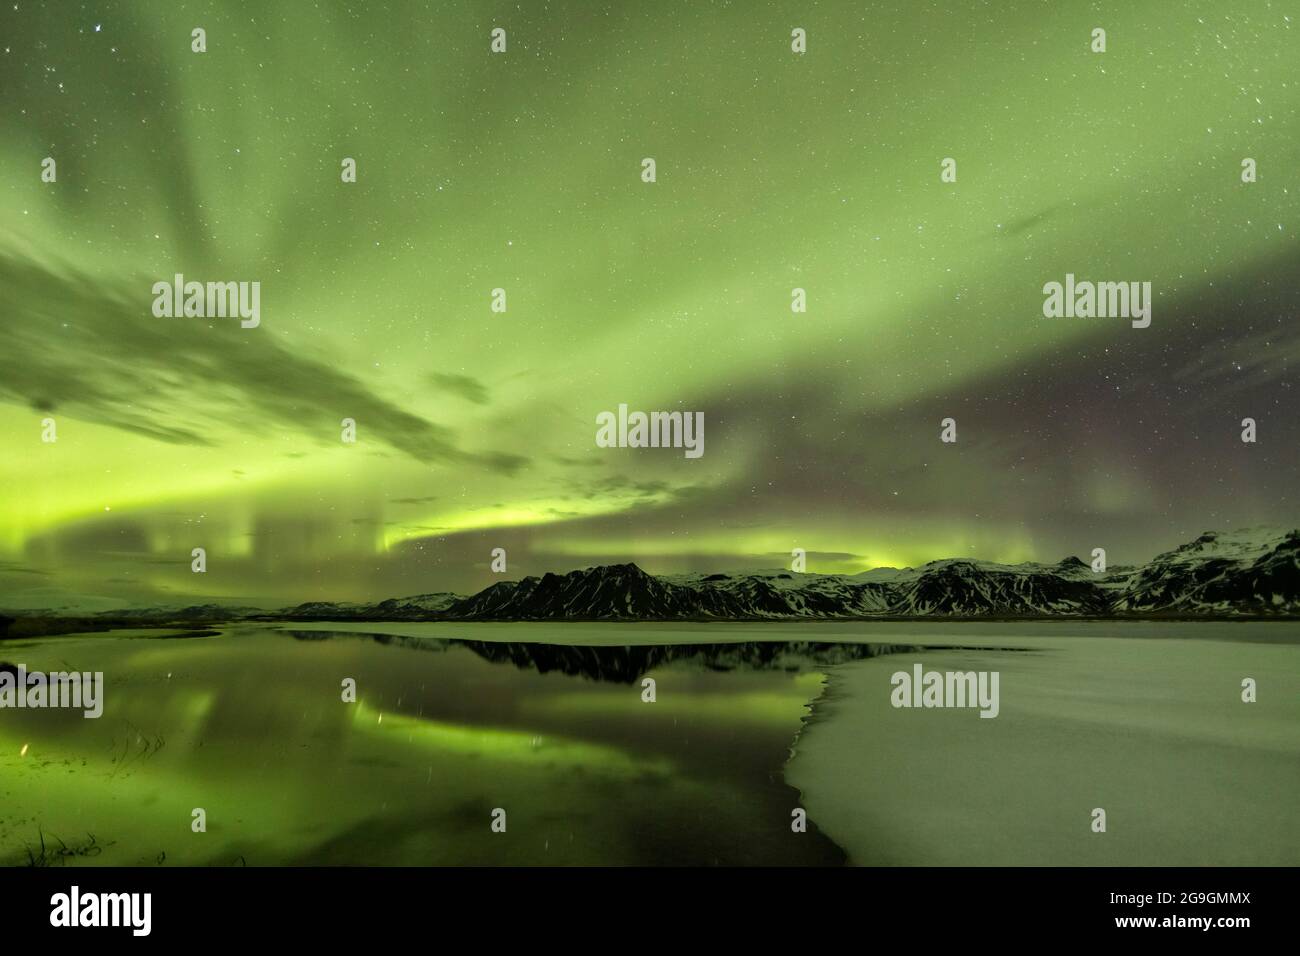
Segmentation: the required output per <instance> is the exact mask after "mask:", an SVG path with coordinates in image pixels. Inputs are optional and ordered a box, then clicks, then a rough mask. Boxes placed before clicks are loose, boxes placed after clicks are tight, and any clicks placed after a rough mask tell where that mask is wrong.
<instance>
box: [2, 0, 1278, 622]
mask: <svg viewBox="0 0 1300 956" xmlns="http://www.w3.org/2000/svg"><path fill="white" fill-rule="evenodd" d="M196 27H202V28H203V29H204V30H205V31H206V44H207V50H206V52H204V53H195V52H193V51H192V50H191V43H192V38H191V33H192V30H194V29H195V28H196ZM496 27H500V28H502V29H504V30H505V31H506V35H507V48H506V52H504V53H493V52H491V50H490V44H491V37H490V34H491V32H492V30H493V28H496ZM1096 27H1101V28H1104V29H1105V30H1106V45H1107V49H1106V52H1104V53H1095V52H1093V51H1092V49H1091V44H1092V31H1093V29H1094V28H1096ZM794 28H801V29H803V30H805V31H806V34H807V52H806V53H804V54H798V53H795V52H792V50H791V31H792V30H793V29H794ZM1298 65H1300V0H1295V2H1277V0H1274V2H1268V0H1251V2H1246V0H1234V2H1231V3H1225V2H1223V0H1206V2H1194V0H1192V2H1179V3H1170V2H1167V0H1162V2H1139V0H1121V2H1079V3H1063V2H1059V0H1052V2H1045V0H1034V2H1028V0H997V2H987V3H984V2H973V0H968V2H959V0H945V2H925V0H890V2H862V0H844V2H820V3H818V2H793V0H791V2H785V3H761V2H757V0H754V2H739V0H738V2H733V3H723V2H703V0H689V2H677V0H656V2H653V3H638V4H633V3H626V2H620V3H599V2H597V0H583V2H579V0H573V2H552V3H543V2H534V0H530V2H524V3H484V2H478V3H470V2H460V3H457V2H438V3H421V2H413V0H404V2H393V3H383V2H365V3H359V2H358V3H352V4H348V3H344V2H342V0H339V2H321V3H314V4H313V3H309V2H306V0H302V2H291V0H286V2H270V0H259V2H258V3H235V2H229V3H218V2H202V3H199V2H192V3H186V2H177V0H166V2H160V0H150V2H140V0H133V2H129V3H127V2H122V3H77V2H50V3H45V4H38V3H31V2H25V0H19V2H17V3H13V2H10V0H4V2H3V3H2V4H0V489H2V492H3V493H2V495H0V607H7V608H32V607H68V608H71V607H77V608H108V607H114V606H120V605H122V604H125V603H159V602H162V603H177V602H182V601H183V602H187V603H188V602H192V601H209V600H216V601H235V602H247V603H255V604H266V605H274V604H278V603H290V602H296V601H302V600H309V599H332V600H355V599H374V598H382V597H389V596H394V595H405V594H414V593H422V592H430V591H441V590H455V591H461V592H468V591H473V590H477V589H479V588H481V587H484V586H487V585H488V584H491V583H493V581H495V580H500V579H501V578H502V577H506V578H517V577H520V576H522V575H524V574H536V573H541V572H544V571H548V570H551V571H567V570H570V569H572V568H576V567H585V566H587V565H591V564H597V563H616V562H625V561H635V562H636V563H638V564H640V565H641V566H642V567H643V568H645V569H646V570H648V571H652V572H664V573H666V572H677V571H732V570H740V569H745V568H758V567H774V566H779V565H788V564H789V561H790V552H791V549H793V548H804V549H806V551H807V552H808V569H809V570H812V571H841V572H843V571H847V572H854V571H860V570H864V569H867V568H871V567H876V566H880V565H895V566H903V565H916V564H919V563H922V562H924V561H928V560H932V559H935V558H943V557H955V556H963V555H971V556H977V557H983V558H988V559H991V560H999V561H1007V562H1018V561H1026V560H1041V561H1053V562H1054V561H1057V560H1059V559H1061V558H1062V557H1064V556H1066V555H1067V554H1078V555H1080V556H1083V557H1087V556H1088V555H1089V553H1090V552H1091V550H1092V549H1093V548H1095V547H1104V548H1106V549H1107V553H1108V556H1109V559H1110V561H1111V562H1112V563H1120V562H1137V561H1145V560H1147V559H1149V558H1150V557H1152V556H1153V555H1154V554H1156V553H1157V552H1160V551H1163V550H1167V549H1168V548H1170V547H1173V546H1176V545H1177V544H1179V543H1182V542H1184V541H1186V540H1188V539H1190V538H1192V537H1194V536H1196V535H1198V534H1200V533H1201V532H1202V531H1206V530H1211V529H1217V530H1229V529H1233V528H1239V527H1244V526H1251V525H1259V524H1267V525H1272V526H1286V527H1295V526H1297V525H1300V508H1298V507H1297V494H1298V492H1297V490H1296V489H1297V487H1300V484H1298V481H1297V479H1298V478H1300V474H1298V473H1300V421H1297V414H1296V413H1297V402H1296V390H1295V384H1294V370H1295V367H1296V363H1297V361H1298V360H1300V243H1297V229H1298V228H1300V215H1298V213H1300V125H1298V123H1297V115H1300V70H1298V69H1297V67H1298ZM46 157H52V158H53V159H55V161H56V163H57V179H56V181H55V182H43V181H42V161H43V160H44V159H45V158H46ZM646 157H651V158H654V159H655V161H656V166H657V168H656V172H657V181H655V182H653V183H647V182H643V181H642V160H643V159H644V158H646ZM948 157H951V158H954V159H955V160H956V163H957V179H956V182H944V181H942V179H941V175H940V174H941V163H942V161H943V160H944V159H945V158H948ZM1248 157H1249V158H1252V159H1254V160H1255V162H1256V164H1257V170H1258V180H1257V181H1256V182H1253V183H1244V182H1243V181H1242V160H1243V159H1245V158H1248ZM344 158H353V159H355V160H356V164H357V181H356V182H355V183H345V182H343V181H341V176H340V170H341V163H342V161H343V159H344ZM176 273H181V274H183V275H184V276H185V277H186V279H193V280H198V281H250V282H251V281H257V282H260V284H261V323H260V325H259V326H258V327H257V328H250V329H245V328H241V327H240V324H239V322H238V320H231V319H209V318H197V317H189V318H184V317H181V318H157V317H155V316H154V315H153V314H152V312H151V306H152V304H153V294H152V292H151V287H152V285H153V283H155V282H157V281H159V280H167V281H170V280H171V278H172V276H173V275H174V274H176ZM1067 273H1073V274H1074V275H1076V276H1078V277H1079V278H1080V279H1091V280H1095V281H1108V280H1109V281H1149V282H1151V283H1152V287H1153V308H1152V322H1151V326H1150V327H1149V328H1146V329H1135V328H1132V327H1131V325H1130V323H1129V321H1128V320H1127V319H1125V318H1122V317H1121V318H1052V319H1049V318H1045V317H1044V315H1043V300H1044V294H1043V286H1044V284H1045V283H1048V282H1052V281H1058V282H1059V281H1064V279H1065V276H1066V274H1067ZM497 288H503V289H505V291H506V302H507V307H506V311H505V312H503V313H500V312H494V311H492V308H491V304H492V291H493V290H494V289H497ZM795 288H802V289H805V290H806V293H807V311H806V312H805V313H795V312H792V310H791V290H792V289H795ZM620 403H624V404H627V405H628V406H630V408H632V409H634V410H643V411H647V412H649V411H659V410H662V411H671V410H678V411H699V412H703V414H704V419H705V452H704V454H703V456H702V457H700V458H698V459H691V458H687V457H686V456H684V455H683V454H682V451H681V450H680V449H633V448H613V449H611V448H599V447H597V446H596V443H595V433H596V416H597V415H598V414H599V413H601V412H603V411H614V410H616V409H617V408H618V405H619V404H620ZM948 417H951V418H954V419H955V420H956V422H957V435H958V440H957V441H956V443H953V444H946V443H943V442H941V441H940V430H941V427H940V422H941V421H942V420H943V419H944V418H948ZM1246 417H1251V418H1254V419H1256V421H1257V423H1258V441H1257V442H1256V443H1254V444H1247V443H1243V442H1242V441H1241V431H1242V428H1241V422H1242V419H1243V418H1246ZM46 418H52V419H54V421H55V423H56V427H57V441H56V442H45V441H42V430H43V426H42V420H43V419H46ZM345 418H352V419H354V420H355V421H356V428H357V441H356V442H355V443H354V444H349V443H345V442H343V441H341V439H340V433H341V424H340V423H341V422H342V420H343V419H345ZM195 547H203V548H206V550H207V564H208V570H207V572H206V573H205V574H194V573H192V572H191V565H190V562H191V549H192V548H195ZM497 547H500V548H505V549H506V552H507V555H508V571H507V573H506V574H505V575H500V574H494V573H493V572H492V571H491V570H490V568H489V562H490V561H491V551H492V549H493V548H497Z"/></svg>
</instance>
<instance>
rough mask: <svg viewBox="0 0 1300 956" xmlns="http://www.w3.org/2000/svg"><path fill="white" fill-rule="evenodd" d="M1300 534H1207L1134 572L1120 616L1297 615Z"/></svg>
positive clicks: (1117, 603) (1119, 603)
mask: <svg viewBox="0 0 1300 956" xmlns="http://www.w3.org/2000/svg"><path fill="white" fill-rule="evenodd" d="M1297 595H1300V531H1288V532H1269V531H1260V530H1246V531H1236V532H1233V533H1231V534H1219V533H1216V532H1213V531H1210V532H1206V533H1205V534H1203V535H1201V536H1200V537H1199V538H1197V539H1196V540H1195V541H1190V542H1188V543H1187V544H1184V545H1182V546H1180V547H1178V548H1175V549H1174V550H1173V551H1168V552H1166V553H1164V554H1161V555H1158V556H1157V557H1156V558H1155V559H1154V560H1153V561H1151V563H1150V564H1148V565H1147V566H1146V567H1144V568H1141V569H1140V570H1138V571H1137V572H1136V573H1135V574H1134V575H1133V576H1132V578H1131V579H1130V580H1129V582H1128V586H1127V588H1126V589H1125V591H1124V593H1123V594H1122V595H1121V596H1120V597H1119V598H1118V599H1117V600H1116V601H1115V602H1114V605H1113V606H1114V608H1115V610H1116V611H1119V612H1125V611H1127V612H1143V611H1146V612H1150V611H1168V612H1177V611H1191V612H1193V613H1209V614H1271V613H1291V614H1293V613H1296V612H1297V609H1298V608H1300V599H1298V597H1297Z"/></svg>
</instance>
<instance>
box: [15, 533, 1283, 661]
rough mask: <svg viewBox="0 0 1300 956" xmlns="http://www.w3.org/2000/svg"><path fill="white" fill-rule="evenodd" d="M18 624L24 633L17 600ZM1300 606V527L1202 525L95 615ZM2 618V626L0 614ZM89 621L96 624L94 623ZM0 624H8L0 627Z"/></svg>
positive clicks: (728, 616)
mask: <svg viewBox="0 0 1300 956" xmlns="http://www.w3.org/2000/svg"><path fill="white" fill-rule="evenodd" d="M7 613H8V614H10V615H17V616H18V617H19V620H18V621H17V622H13V621H10V622H8V626H9V628H10V629H11V636H12V635H13V634H19V633H25V632H29V630H30V629H29V628H27V627H24V623H25V621H24V618H35V617H38V616H39V615H34V614H30V613H29V612H22V611H12V610H9V611H8V612H7ZM1153 617H1155V618H1159V617H1166V618H1201V619H1207V618H1282V619H1285V618H1295V617H1300V530H1292V531H1274V530H1268V529H1248V530H1244V531H1236V532H1231V533H1218V532H1213V531H1211V532H1206V533H1205V534H1202V535H1201V536H1199V537H1198V538H1196V539H1194V540H1193V541H1190V542H1188V543H1186V544H1184V545H1181V546H1179V547H1177V548H1175V549H1174V550H1172V551H1168V552H1165V553H1164V554H1160V555H1157V556H1156V557H1155V558H1153V559H1152V560H1151V561H1150V562H1148V563H1147V564H1146V565H1143V566H1140V567H1112V568H1110V569H1108V570H1106V571H1104V572H1094V571H1093V570H1092V568H1091V566H1090V565H1088V564H1086V563H1084V562H1083V561H1081V560H1079V558H1077V557H1074V556H1070V557H1067V558H1065V559H1064V560H1062V561H1060V562H1058V563H1056V564H1050V565H1049V564H1036V563H1024V564H1015V565H1006V564H997V563H994V562H990V561H978V560H974V559H969V558H950V559H945V560H941V561H931V562H929V563H928V564H924V565H922V566H920V567H919V568H903V569H896V568H877V569H875V570H873V571H868V572H863V573H861V574H854V575H843V574H810V573H802V572H794V571H785V570H773V571H757V572H750V573H743V574H725V573H713V574H707V575H698V574H697V575H663V576H656V575H652V574H647V573H646V572H645V571H643V570H642V569H641V568H639V567H637V566H636V565H635V564H614V565H604V566H598V567H591V568H585V569H582V570H575V571H570V572H568V573H567V574H553V573H547V574H544V575H542V576H541V577H534V576H530V577H526V578H523V579H521V580H518V581H501V582H498V583H496V584H493V585H490V586H489V587H487V588H484V589H483V590H482V591H479V592H478V593H477V594H473V595H470V596H467V597H466V596H460V595H456V594H451V593H447V592H434V593H430V594H421V595H415V596H412V597H404V598H390V599H388V600H385V601H380V602H378V603H373V604H368V603H334V602H309V603H306V604H299V605H297V606H295V607H291V608H285V609H283V610H280V611H269V612H268V611H262V610H258V609H254V608H222V607H218V606H215V605H198V606H194V607H190V608H151V609H140V610H127V611H111V612H102V613H100V614H97V615H91V616H90V617H89V618H87V619H86V620H87V622H92V621H93V622H94V624H95V625H97V627H96V628H95V629H97V628H98V627H104V626H131V625H139V624H144V623H153V624H161V623H169V622H170V623H180V622H211V621H217V620H290V621H306V620H316V621H740V620H836V619H840V620H852V619H870V618H875V619H909V618H943V619H959V620H960V619H986V620H988V619H1059V618H1066V619H1071V618H1074V619H1079V618H1153ZM3 623H4V622H3V621H0V624H3ZM88 629H90V628H88ZM0 633H3V632H2V631H0Z"/></svg>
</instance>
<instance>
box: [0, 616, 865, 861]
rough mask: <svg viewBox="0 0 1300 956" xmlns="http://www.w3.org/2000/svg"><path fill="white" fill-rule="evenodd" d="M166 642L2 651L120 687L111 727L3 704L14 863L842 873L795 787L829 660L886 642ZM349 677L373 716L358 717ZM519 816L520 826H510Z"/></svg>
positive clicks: (110, 700) (225, 635) (2, 838)
mask: <svg viewBox="0 0 1300 956" xmlns="http://www.w3.org/2000/svg"><path fill="white" fill-rule="evenodd" d="M156 633H157V632H149V631H134V632H128V631H118V632H112V633H109V634H94V635H81V636H77V635H73V636H67V637H58V638H46V639H42V640H39V641H29V642H23V643H15V642H8V643H6V644H3V645H0V659H3V660H8V661H10V662H12V663H15V664H17V663H22V664H25V665H26V667H27V668H28V670H44V671H49V670H59V669H64V670H68V669H76V670H82V671H102V672H103V673H104V675H105V676H104V683H105V689H104V700H105V711H104V716H103V717H102V718H100V719H98V720H87V719H84V718H83V717H82V716H81V715H80V712H68V711H51V710H44V711H31V710H22V711H20V710H4V711H0V774H2V776H0V859H2V860H3V861H4V862H6V863H10V864H14V863H30V862H33V861H35V862H42V863H53V864H68V863H72V864H104V865H108V864H111V865H157V864H159V863H169V864H218V865H219V864H235V865H241V864H248V865H266V864H573V863H589V864H669V863H672V864H702V865H713V864H723V865H725V864H786V865H819V864H820V865H825V864H837V863H841V862H842V861H843V859H844V854H843V852H842V851H841V850H839V848H837V847H836V846H834V844H832V843H831V842H830V841H829V840H827V839H826V838H825V837H823V836H822V835H821V834H820V833H819V832H818V830H817V828H816V826H815V824H814V825H812V826H810V827H809V832H807V833H802V834H797V833H794V832H792V830H791V811H792V810H793V809H794V808H796V807H797V806H798V804H799V800H798V794H797V793H796V792H795V791H794V790H793V789H792V788H791V787H789V786H788V785H787V784H786V783H785V782H784V781H783V779H782V776H781V770H782V766H783V764H784V763H785V761H786V760H787V759H788V757H789V753H790V745H791V743H792V741H793V740H794V738H795V736H796V735H797V733H798V731H799V728H800V726H801V722H802V720H803V719H804V717H805V716H806V714H807V712H808V710H807V708H808V704H809V703H810V702H811V700H813V699H814V698H815V697H816V696H817V694H818V693H819V692H820V687H821V681H822V674H821V672H820V670H819V669H818V668H819V661H842V660H850V659H854V658H856V657H861V656H865V655H867V654H869V653H872V650H871V649H870V648H869V647H866V646H851V645H828V646H826V647H824V648H822V649H820V650H818V649H817V648H815V647H803V646H792V645H787V644H784V643H767V644H730V645H725V646H712V645H691V646H684V645H679V646H657V645H656V646H637V647H563V646H557V645H548V644H523V643H506V642H500V641H492V642H478V641H459V640H444V639H436V638H416V639H404V638H401V637H391V636H384V635H381V636H366V635H357V634H347V633H338V632H335V633H331V632H326V631H321V630H313V631H304V630H281V629H273V628H267V627H253V626H238V627H231V628H223V629H221V630H220V631H219V632H217V633H215V634H212V635H211V636H198V637H185V638H172V639H159V638H158V637H156V636H155V635H156ZM645 677H648V678H652V679H653V680H654V681H655V682H656V685H657V686H656V700H655V701H654V702H653V703H648V702H645V701H643V699H642V695H643V687H642V683H641V681H642V679H643V678H645ZM345 678H351V679H352V680H355V682H356V687H357V695H356V697H357V700H356V703H345V702H344V701H343V700H342V699H341V698H342V695H343V688H342V684H343V681H344V679H345ZM23 747H26V748H27V751H26V754H25V755H22V756H20V751H21V749H22V748H23ZM195 808H202V810H203V811H204V812H205V814H206V826H207V829H206V832H204V833H194V832H192V829H191V821H192V811H193V810H194V809H195ZM498 808H500V809H503V810H504V811H505V823H506V830H505V832H504V833H496V832H493V830H492V829H491V822H492V815H493V811H494V810H496V809H498Z"/></svg>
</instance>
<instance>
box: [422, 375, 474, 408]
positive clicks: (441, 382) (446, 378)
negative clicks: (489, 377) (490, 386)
mask: <svg viewBox="0 0 1300 956" xmlns="http://www.w3.org/2000/svg"><path fill="white" fill-rule="evenodd" d="M429 381H431V382H432V383H433V386H434V387H435V388H437V389H438V390H439V391H441V392H450V393H451V394H452V395H459V396H460V397H461V398H463V399H465V400H466V401H469V402H473V403H474V404H475V405H486V404H487V403H488V390H487V387H486V386H485V385H483V383H482V382H480V381H479V380H478V379H475V378H470V377H469V376H468V375H445V374H443V373H441V372H434V373H433V374H432V375H430V376H429Z"/></svg>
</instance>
